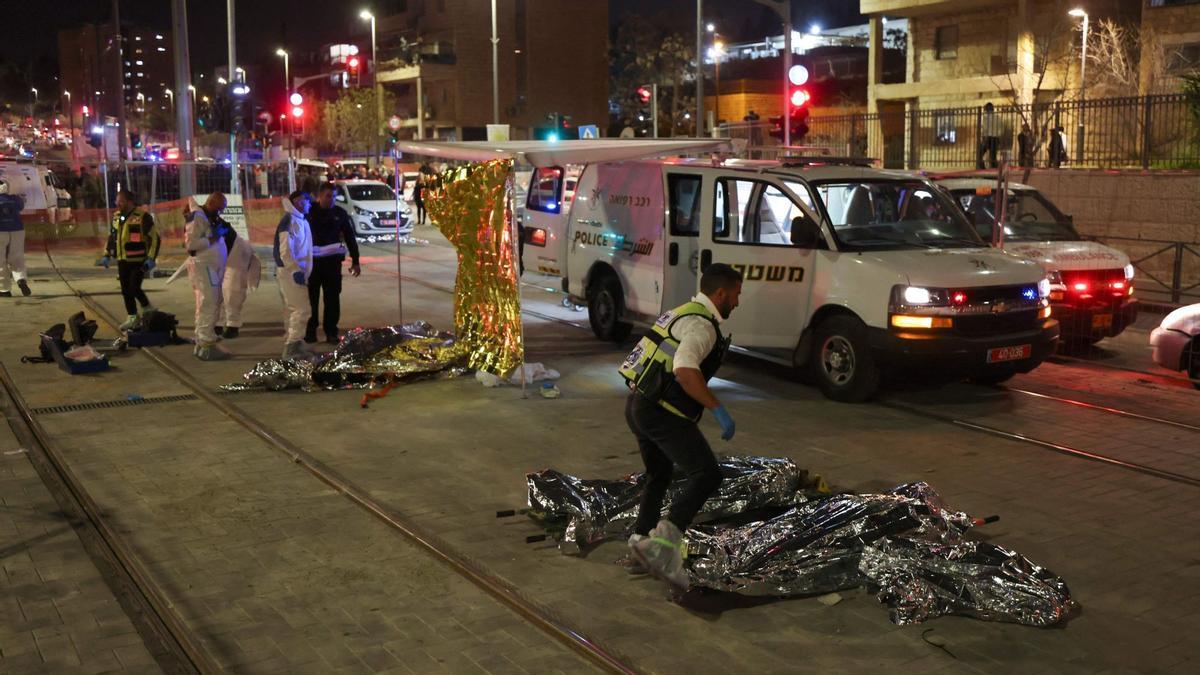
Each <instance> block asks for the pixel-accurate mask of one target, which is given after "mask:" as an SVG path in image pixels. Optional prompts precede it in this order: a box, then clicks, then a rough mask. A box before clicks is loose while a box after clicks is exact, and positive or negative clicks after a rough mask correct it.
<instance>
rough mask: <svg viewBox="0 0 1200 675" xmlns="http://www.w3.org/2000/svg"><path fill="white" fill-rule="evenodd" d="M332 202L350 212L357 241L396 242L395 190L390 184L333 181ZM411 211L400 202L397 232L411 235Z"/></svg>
mask: <svg viewBox="0 0 1200 675" xmlns="http://www.w3.org/2000/svg"><path fill="white" fill-rule="evenodd" d="M333 185H334V187H335V188H336V192H335V193H334V197H333V200H334V203H335V204H336V205H337V206H339V207H341V208H342V209H343V210H345V211H346V213H348V214H350V220H351V222H353V223H354V232H355V234H356V235H358V238H359V240H360V241H366V242H368V243H374V242H376V241H395V239H396V231H397V228H396V218H397V213H396V193H395V191H393V190H392V188H391V186H389V185H388V184H386V183H382V182H380V181H377V180H338V181H334V182H333ZM410 214H411V211H410V210H409V207H408V205H407V204H405V203H404V201H403V200H401V201H400V213H399V219H400V228H399V232H400V234H401V235H402V236H403V235H406V234H411V233H412V229H413V224H412V218H411V217H410Z"/></svg>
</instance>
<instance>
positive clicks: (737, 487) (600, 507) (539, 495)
mask: <svg viewBox="0 0 1200 675" xmlns="http://www.w3.org/2000/svg"><path fill="white" fill-rule="evenodd" d="M719 465H720V467H721V475H722V476H723V477H724V480H723V481H722V482H721V487H720V488H718V490H717V492H716V493H715V494H713V496H711V497H709V498H708V501H706V502H705V503H704V506H703V507H702V508H701V509H700V513H699V514H698V515H697V520H698V521H703V520H708V519H711V518H719V517H727V516H733V515H736V514H742V513H749V512H753V511H759V510H762V509H767V508H775V509H778V508H786V507H789V506H792V505H794V504H798V503H800V502H803V501H804V500H805V499H806V497H805V496H804V494H803V493H802V492H800V490H801V489H802V488H803V487H804V486H805V484H806V483H807V481H808V472H807V471H805V470H804V469H801V468H799V467H797V466H796V464H795V462H793V461H792V460H790V459H784V458H778V457H729V458H726V459H722V460H721V461H720V462H719ZM525 478H526V483H527V485H528V489H529V515H530V516H531V517H532V518H534V519H536V520H538V521H540V522H541V523H542V524H543V525H544V526H545V527H546V529H547V530H548V531H550V532H551V533H552V534H553V535H554V536H555V538H556V539H557V540H558V545H559V549H560V550H562V551H563V552H564V553H568V554H574V553H579V552H580V551H581V550H584V549H587V548H589V547H591V546H594V545H596V544H599V543H600V542H602V541H604V540H606V539H611V538H626V537H628V536H629V534H630V532H632V529H633V521H634V520H635V519H636V518H637V512H638V502H639V500H640V499H641V495H642V486H643V485H644V483H645V480H646V477H645V474H640V473H636V474H630V475H628V476H625V477H624V478H620V479H617V480H587V479H582V478H576V477H575V476H570V475H567V474H565V473H562V472H560V471H555V470H553V469H546V470H544V471H539V472H537V473H531V474H529V475H527V476H526V477H525ZM682 486H683V477H682V476H676V477H675V479H674V480H673V481H672V482H671V486H670V488H668V490H667V497H666V499H665V500H664V501H663V513H666V512H667V510H669V509H670V506H671V503H672V501H674V498H675V495H676V494H678V492H679V490H680V489H682Z"/></svg>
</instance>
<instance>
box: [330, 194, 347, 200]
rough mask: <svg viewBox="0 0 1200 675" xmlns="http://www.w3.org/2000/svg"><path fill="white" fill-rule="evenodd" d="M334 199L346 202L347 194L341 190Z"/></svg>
mask: <svg viewBox="0 0 1200 675" xmlns="http://www.w3.org/2000/svg"><path fill="white" fill-rule="evenodd" d="M333 201H335V202H345V201H346V195H344V194H342V193H340V192H339V193H337V194H336V195H334V197H333Z"/></svg>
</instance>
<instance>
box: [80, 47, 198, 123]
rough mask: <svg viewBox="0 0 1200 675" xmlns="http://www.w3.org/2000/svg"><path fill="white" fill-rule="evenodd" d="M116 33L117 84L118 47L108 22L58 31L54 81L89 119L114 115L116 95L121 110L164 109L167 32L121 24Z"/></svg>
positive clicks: (169, 66)
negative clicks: (85, 110)
mask: <svg viewBox="0 0 1200 675" xmlns="http://www.w3.org/2000/svg"><path fill="white" fill-rule="evenodd" d="M121 35H122V42H123V45H122V46H123V49H122V63H121V66H122V67H121V70H120V73H121V79H122V81H121V82H120V83H119V84H118V83H117V53H118V50H117V48H116V45H115V44H114V42H115V41H114V39H113V37H114V35H113V26H112V24H111V23H107V24H86V25H83V26H80V27H78V28H71V29H67V30H62V31H59V33H58V60H59V78H60V80H59V81H60V83H61V86H62V89H63V90H64V91H69V92H71V105H72V106H73V107H74V109H75V110H74V112H75V113H76V114H78V113H79V112H80V110H81V108H82V106H84V105H86V106H88V109H89V111H90V112H91V114H92V118H93V119H103V116H112V117H116V116H117V112H118V104H119V102H120V101H121V95H122V94H123V98H124V104H125V109H126V113H127V114H131V115H137V114H139V113H145V112H147V111H149V110H153V109H159V110H161V111H164V112H165V111H169V110H170V107H171V100H170V94H167V93H166V92H167V91H168V90H169V89H170V87H171V85H172V83H173V81H174V61H173V60H172V59H173V57H172V52H171V34H170V33H169V32H168V31H162V30H155V29H152V28H146V27H143V26H132V25H125V26H123V27H122V31H121ZM118 92H120V93H118Z"/></svg>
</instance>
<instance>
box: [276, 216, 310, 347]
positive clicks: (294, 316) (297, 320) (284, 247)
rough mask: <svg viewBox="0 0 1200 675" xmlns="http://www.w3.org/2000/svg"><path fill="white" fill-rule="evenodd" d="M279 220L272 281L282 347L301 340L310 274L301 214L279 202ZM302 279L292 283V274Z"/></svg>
mask: <svg viewBox="0 0 1200 675" xmlns="http://www.w3.org/2000/svg"><path fill="white" fill-rule="evenodd" d="M283 211H284V215H283V219H282V220H280V221H279V227H278V228H277V229H276V230H275V265H276V271H275V277H276V280H277V281H278V282H279V293H280V294H281V295H282V296H283V305H284V312H283V317H284V318H283V325H284V328H285V330H286V331H287V337H286V338H285V340H284V345H285V346H286V345H289V344H292V343H293V342H297V341H301V340H303V339H304V330H305V328H306V327H307V326H306V325H307V323H308V316H309V314H311V313H312V308H311V306H310V305H309V303H308V277H309V276H310V275H311V274H312V266H313V262H312V261H313V258H312V231H311V230H310V229H309V227H308V220H307V219H306V218H305V217H304V214H303V213H300V212H299V211H298V210H296V206H295V205H294V204H292V200H290V199H288V198H287V197H284V198H283ZM297 272H300V273H301V274H302V275H303V277H304V282H303V283H296V279H295V276H296V273H297Z"/></svg>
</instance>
